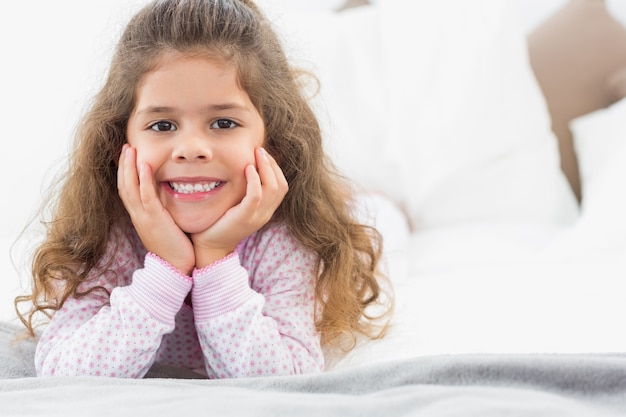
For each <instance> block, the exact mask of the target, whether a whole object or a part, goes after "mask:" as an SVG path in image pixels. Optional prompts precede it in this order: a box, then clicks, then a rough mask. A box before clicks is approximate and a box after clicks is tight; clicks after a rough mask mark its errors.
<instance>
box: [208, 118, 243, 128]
mask: <svg viewBox="0 0 626 417" xmlns="http://www.w3.org/2000/svg"><path fill="white" fill-rule="evenodd" d="M237 126H239V125H238V124H237V123H235V122H233V121H232V120H229V119H218V120H216V121H214V122H213V123H211V129H233V128H235V127H237Z"/></svg>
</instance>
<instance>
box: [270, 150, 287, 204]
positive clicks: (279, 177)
mask: <svg viewBox="0 0 626 417" xmlns="http://www.w3.org/2000/svg"><path fill="white" fill-rule="evenodd" d="M267 156H268V158H269V160H270V166H271V167H272V170H274V175H275V176H276V182H277V184H278V188H279V190H280V192H281V193H282V197H284V196H285V194H287V191H289V183H288V182H287V178H285V174H284V173H283V170H282V169H281V168H280V166H279V165H278V162H276V160H275V159H274V157H273V156H272V155H270V154H267Z"/></svg>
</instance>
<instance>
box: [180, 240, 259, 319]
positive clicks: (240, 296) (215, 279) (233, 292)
mask: <svg viewBox="0 0 626 417" xmlns="http://www.w3.org/2000/svg"><path fill="white" fill-rule="evenodd" d="M248 280H249V278H248V272H247V271H246V269H245V268H244V267H243V266H241V264H240V263H239V255H237V253H236V252H233V253H232V254H230V255H228V256H226V257H224V258H222V259H220V260H219V261H217V262H214V263H212V264H211V265H208V266H206V267H204V268H202V269H199V270H194V272H193V289H192V290H191V301H192V305H193V311H194V317H195V319H196V320H207V319H210V318H213V317H217V316H220V315H222V314H224V313H227V312H229V311H233V310H235V309H237V308H239V307H240V306H241V305H243V304H245V303H246V302H247V301H248V300H249V299H250V298H251V297H253V296H254V295H255V294H257V293H256V292H255V291H254V290H252V288H250V284H249V283H248Z"/></svg>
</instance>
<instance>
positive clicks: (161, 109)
mask: <svg viewBox="0 0 626 417" xmlns="http://www.w3.org/2000/svg"><path fill="white" fill-rule="evenodd" d="M205 110H206V111H213V112H215V111H223V110H240V111H245V112H249V111H250V109H248V108H247V107H245V106H242V105H240V104H237V103H222V104H211V105H208V106H206V107H205ZM174 112H176V108H175V107H168V106H147V107H144V108H142V109H140V110H138V111H137V114H165V113H174Z"/></svg>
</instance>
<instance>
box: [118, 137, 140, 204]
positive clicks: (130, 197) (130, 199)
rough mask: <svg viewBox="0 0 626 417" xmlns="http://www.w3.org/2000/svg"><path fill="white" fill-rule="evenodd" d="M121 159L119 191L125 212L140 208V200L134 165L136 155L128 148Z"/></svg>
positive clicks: (133, 150) (135, 166) (135, 165)
mask: <svg viewBox="0 0 626 417" xmlns="http://www.w3.org/2000/svg"><path fill="white" fill-rule="evenodd" d="M123 159H124V161H123V163H124V164H123V166H122V169H123V173H122V185H123V188H122V189H121V190H120V193H121V195H122V201H123V202H124V204H125V205H126V208H127V210H128V209H129V208H131V209H134V208H136V207H141V199H140V196H139V176H138V173H137V163H136V159H137V153H136V151H135V149H133V148H131V147H130V146H128V147H126V149H125V151H124V156H123Z"/></svg>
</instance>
